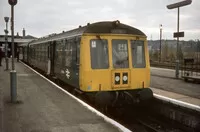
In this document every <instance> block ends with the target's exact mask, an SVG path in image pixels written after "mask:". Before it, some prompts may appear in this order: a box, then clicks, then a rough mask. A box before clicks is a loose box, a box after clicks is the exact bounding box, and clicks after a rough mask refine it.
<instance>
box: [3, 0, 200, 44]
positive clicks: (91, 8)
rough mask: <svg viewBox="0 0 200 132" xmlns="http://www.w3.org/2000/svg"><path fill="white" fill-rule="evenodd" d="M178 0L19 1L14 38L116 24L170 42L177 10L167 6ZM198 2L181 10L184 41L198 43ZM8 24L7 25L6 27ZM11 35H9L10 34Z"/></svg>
mask: <svg viewBox="0 0 200 132" xmlns="http://www.w3.org/2000/svg"><path fill="white" fill-rule="evenodd" d="M7 1H8V0H0V34H4V29H5V22H4V16H10V6H9V4H8V2H7ZM179 1H181V0H18V3H17V5H16V6H15V34H16V32H19V34H20V35H22V29H23V28H25V29H26V34H29V35H32V36H35V37H41V36H45V35H47V34H51V33H58V32H62V31H63V30H65V31H66V30H71V29H74V28H77V27H78V26H79V25H86V24H87V23H88V22H89V23H93V22H97V21H105V20H109V21H113V20H119V21H120V22H121V23H125V24H128V25H130V26H133V27H136V28H138V29H140V30H142V31H143V32H144V33H145V34H146V35H147V37H148V39H153V40H156V39H159V25H160V24H162V25H163V38H164V39H173V32H176V31H177V9H173V10H168V9H167V8H166V5H168V4H172V3H175V2H179ZM199 8H200V0H193V1H192V4H191V5H189V6H185V7H182V8H180V31H185V37H184V38H182V39H184V40H190V39H200V9H199ZM9 24H10V23H9ZM9 29H10V26H9ZM9 33H10V31H9Z"/></svg>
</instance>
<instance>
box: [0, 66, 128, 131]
mask: <svg viewBox="0 0 200 132" xmlns="http://www.w3.org/2000/svg"><path fill="white" fill-rule="evenodd" d="M15 66H16V71H17V100H18V103H16V104H12V103H10V74H9V73H10V71H4V69H5V66H4V65H3V66H2V67H0V132H95V131H98V132H108V131H109V132H117V131H128V129H126V128H124V127H123V126H121V125H120V124H117V122H115V121H112V120H111V119H110V118H107V117H102V116H99V115H100V114H101V113H100V112H99V113H98V111H97V112H94V110H93V111H91V110H89V108H87V107H88V106H87V105H83V103H82V104H81V103H80V101H78V100H75V99H74V98H73V97H72V95H69V94H66V93H65V92H64V91H62V90H61V89H59V88H57V87H56V86H55V85H53V84H52V83H50V82H48V81H47V80H45V79H44V78H42V77H41V76H39V75H38V74H36V73H35V72H33V71H32V70H30V69H29V68H27V67H26V66H24V65H23V64H22V63H15ZM113 124H115V125H113Z"/></svg>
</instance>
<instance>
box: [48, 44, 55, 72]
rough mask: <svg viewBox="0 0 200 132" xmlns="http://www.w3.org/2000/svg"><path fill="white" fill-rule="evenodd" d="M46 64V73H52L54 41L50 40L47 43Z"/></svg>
mask: <svg viewBox="0 0 200 132" xmlns="http://www.w3.org/2000/svg"><path fill="white" fill-rule="evenodd" d="M47 52H48V62H47V63H48V64H47V65H48V66H47V74H48V75H49V74H54V57H55V41H53V42H50V43H49V45H48V51H47Z"/></svg>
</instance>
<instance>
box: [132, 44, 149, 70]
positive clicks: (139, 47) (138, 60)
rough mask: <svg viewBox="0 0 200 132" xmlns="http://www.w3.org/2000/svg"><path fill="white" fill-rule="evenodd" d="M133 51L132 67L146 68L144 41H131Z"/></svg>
mask: <svg viewBox="0 0 200 132" xmlns="http://www.w3.org/2000/svg"><path fill="white" fill-rule="evenodd" d="M131 49H132V63H133V64H132V65H133V67H134V68H145V67H146V62H145V53H144V51H145V50H144V41H141V40H135V41H131Z"/></svg>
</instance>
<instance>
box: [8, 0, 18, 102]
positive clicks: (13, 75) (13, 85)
mask: <svg viewBox="0 0 200 132" xmlns="http://www.w3.org/2000/svg"><path fill="white" fill-rule="evenodd" d="M8 3H9V4H10V5H11V35H12V70H11V71H10V95H11V102H12V103H16V102H17V72H16V70H15V63H14V58H15V45H14V6H15V5H16V4H17V0H8Z"/></svg>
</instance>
